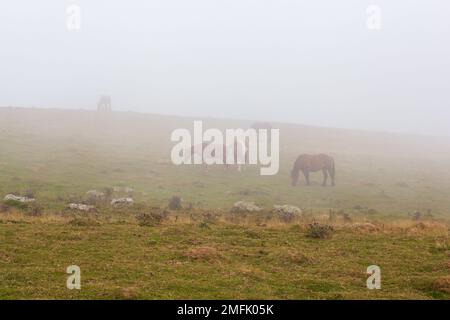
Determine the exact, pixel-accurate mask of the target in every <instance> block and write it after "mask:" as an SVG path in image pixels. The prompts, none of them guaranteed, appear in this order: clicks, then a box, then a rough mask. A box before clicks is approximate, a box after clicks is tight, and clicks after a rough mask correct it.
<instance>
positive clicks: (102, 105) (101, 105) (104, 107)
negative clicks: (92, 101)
mask: <svg viewBox="0 0 450 320" xmlns="http://www.w3.org/2000/svg"><path fill="white" fill-rule="evenodd" d="M97 111H102V112H105V111H106V112H111V111H112V107H111V96H107V95H103V96H100V99H99V100H98V103H97Z"/></svg>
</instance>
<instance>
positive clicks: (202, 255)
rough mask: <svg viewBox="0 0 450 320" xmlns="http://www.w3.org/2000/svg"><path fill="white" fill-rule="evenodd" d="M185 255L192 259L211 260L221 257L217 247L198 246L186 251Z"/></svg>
mask: <svg viewBox="0 0 450 320" xmlns="http://www.w3.org/2000/svg"><path fill="white" fill-rule="evenodd" d="M184 256H185V257H186V258H188V259H192V260H201V261H209V260H215V259H217V258H220V254H219V252H218V251H217V249H215V248H213V247H196V248H192V249H189V250H188V251H186V253H185V254H184Z"/></svg>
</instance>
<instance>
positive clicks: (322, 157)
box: [297, 153, 334, 171]
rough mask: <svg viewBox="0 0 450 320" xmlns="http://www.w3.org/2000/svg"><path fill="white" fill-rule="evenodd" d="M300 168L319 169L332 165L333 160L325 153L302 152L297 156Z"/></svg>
mask: <svg viewBox="0 0 450 320" xmlns="http://www.w3.org/2000/svg"><path fill="white" fill-rule="evenodd" d="M297 161H298V163H299V168H300V169H307V170H309V171H319V170H322V169H327V168H330V167H331V166H333V163H334V160H333V158H332V157H330V156H329V155H326V154H323V153H321V154H302V155H300V156H299V157H298V158H297Z"/></svg>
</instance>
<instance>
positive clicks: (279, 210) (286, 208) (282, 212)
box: [273, 204, 302, 222]
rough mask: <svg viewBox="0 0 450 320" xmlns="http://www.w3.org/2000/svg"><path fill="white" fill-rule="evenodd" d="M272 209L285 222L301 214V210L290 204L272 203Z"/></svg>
mask: <svg viewBox="0 0 450 320" xmlns="http://www.w3.org/2000/svg"><path fill="white" fill-rule="evenodd" d="M273 211H274V212H275V213H276V214H277V215H278V216H279V218H280V219H281V220H283V221H285V222H291V221H292V220H293V219H294V218H298V217H300V216H301V214H302V210H301V209H300V208H298V207H296V206H291V205H287V204H285V205H274V206H273Z"/></svg>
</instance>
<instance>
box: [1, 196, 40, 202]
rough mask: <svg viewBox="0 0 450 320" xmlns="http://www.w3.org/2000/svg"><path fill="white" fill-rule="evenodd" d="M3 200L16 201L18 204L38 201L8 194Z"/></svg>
mask: <svg viewBox="0 0 450 320" xmlns="http://www.w3.org/2000/svg"><path fill="white" fill-rule="evenodd" d="M3 200H4V201H16V202H22V203H28V202H34V201H36V199H33V198H28V197H21V196H16V195H14V194H7V195H6V196H5V198H4V199H3Z"/></svg>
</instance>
